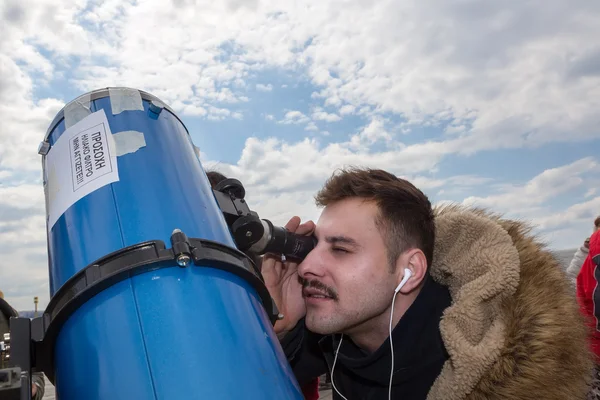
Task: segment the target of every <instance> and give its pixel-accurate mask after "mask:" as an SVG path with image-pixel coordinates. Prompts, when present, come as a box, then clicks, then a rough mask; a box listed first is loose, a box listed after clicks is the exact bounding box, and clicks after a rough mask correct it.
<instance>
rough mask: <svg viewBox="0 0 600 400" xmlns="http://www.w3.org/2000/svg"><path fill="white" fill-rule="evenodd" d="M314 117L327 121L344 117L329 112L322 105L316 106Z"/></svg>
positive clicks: (334, 120)
mask: <svg viewBox="0 0 600 400" xmlns="http://www.w3.org/2000/svg"><path fill="white" fill-rule="evenodd" d="M312 118H313V119H314V120H317V121H326V122H337V121H341V120H342V118H341V117H340V116H339V115H337V114H332V113H328V112H327V111H325V110H323V109H322V108H321V107H316V108H315V109H314V111H313V113H312Z"/></svg>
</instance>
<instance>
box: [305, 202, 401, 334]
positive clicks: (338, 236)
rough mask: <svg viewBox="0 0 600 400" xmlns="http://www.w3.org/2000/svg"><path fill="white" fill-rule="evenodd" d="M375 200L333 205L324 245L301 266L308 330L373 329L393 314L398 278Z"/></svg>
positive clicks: (322, 222)
mask: <svg viewBox="0 0 600 400" xmlns="http://www.w3.org/2000/svg"><path fill="white" fill-rule="evenodd" d="M377 213H378V208H377V205H376V204H375V203H373V202H366V201H364V200H363V199H358V198H351V199H346V200H342V201H339V202H336V203H333V204H330V205H328V206H327V207H326V208H325V209H324V210H323V213H322V214H321V217H320V218H319V221H318V223H317V227H316V230H315V236H316V237H317V239H318V244H317V246H316V247H315V249H314V250H313V251H311V252H310V253H309V255H308V256H307V257H306V258H305V259H304V261H303V262H302V263H301V264H300V265H299V267H298V273H299V275H300V277H301V278H302V279H303V280H304V289H303V296H304V300H305V303H306V324H307V327H308V329H310V330H311V331H313V332H316V333H320V334H330V333H337V332H343V333H346V334H352V333H362V332H365V331H369V330H370V329H371V327H372V326H374V324H377V323H378V321H380V320H381V318H382V316H383V318H385V319H387V318H389V316H388V315H387V314H386V315H383V314H384V313H385V312H386V311H387V310H388V309H389V307H390V306H391V302H392V297H393V295H394V288H395V287H396V285H397V283H396V277H395V275H393V274H391V273H390V268H389V263H388V259H387V249H386V246H385V243H384V240H383V237H382V234H381V232H380V230H379V228H378V227H377V225H376V224H375V220H376V217H377Z"/></svg>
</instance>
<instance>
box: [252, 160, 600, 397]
mask: <svg viewBox="0 0 600 400" xmlns="http://www.w3.org/2000/svg"><path fill="white" fill-rule="evenodd" d="M316 200H317V204H318V205H320V206H324V210H323V212H322V214H321V216H320V218H319V221H318V224H317V225H316V226H315V225H314V223H312V222H310V221H309V222H307V223H305V224H300V220H299V218H297V217H294V218H292V219H291V220H290V222H289V223H288V224H287V225H286V228H287V229H289V230H291V231H294V232H296V233H299V234H309V235H310V234H314V235H315V236H316V238H317V239H318V244H317V246H316V247H315V249H314V250H313V251H312V252H311V253H310V254H309V255H308V256H307V257H306V258H305V259H304V260H303V262H302V263H301V264H300V265H297V264H295V263H291V262H286V263H285V264H283V263H282V262H281V260H280V259H279V258H278V257H277V256H275V255H269V256H267V257H265V258H264V259H263V265H262V273H263V276H264V278H265V282H266V284H267V286H268V288H269V290H270V293H271V295H272V296H273V298H274V300H275V301H276V303H277V305H278V307H279V309H280V310H281V311H282V313H283V314H284V318H283V319H282V320H280V321H278V322H277V323H276V325H275V330H276V332H277V333H278V335H280V337H281V336H285V338H284V340H283V346H284V349H285V351H286V354H287V356H288V359H289V361H290V363H291V365H292V367H293V369H294V372H295V374H296V377H297V378H298V380H299V382H300V383H302V382H305V381H307V380H310V379H312V378H313V377H315V376H319V375H321V374H323V373H324V372H325V371H327V370H329V371H330V372H331V381H332V387H333V398H334V399H347V400H351V399H385V398H393V399H411V400H414V399H417V400H418V399H429V400H438V399H445V400H453V399H457V400H458V399H467V398H468V399H556V400H559V399H561V400H564V399H581V398H584V396H585V393H586V392H587V389H588V382H589V380H590V377H591V370H592V364H591V359H590V353H589V352H587V351H586V332H585V326H584V323H583V320H582V318H581V315H579V313H578V312H577V304H576V301H575V298H574V297H573V295H572V292H571V293H570V292H569V289H568V286H567V285H565V275H564V273H563V272H562V271H561V270H560V268H558V266H557V265H558V260H556V259H555V258H554V257H553V256H552V255H551V253H550V252H548V251H546V250H543V248H542V246H541V245H540V244H538V243H537V242H535V241H534V240H533V238H532V237H530V236H528V234H527V230H526V227H524V226H523V225H521V224H519V223H517V222H514V221H508V220H503V219H500V218H498V217H495V216H490V215H487V214H486V213H484V212H482V211H474V210H469V209H466V208H460V207H456V206H455V207H447V208H440V209H437V210H435V211H434V210H432V207H431V204H430V202H429V200H428V199H427V197H426V196H425V195H424V194H423V193H422V192H421V191H420V190H418V189H417V188H415V187H414V186H413V185H412V184H410V183H409V182H407V181H405V180H402V179H398V178H397V177H395V176H394V175H392V174H390V173H387V172H385V171H382V170H371V169H350V170H346V171H342V172H341V173H339V174H334V175H333V176H332V177H331V179H329V180H328V181H327V183H326V184H325V186H324V188H323V189H322V190H321V191H320V192H319V193H318V194H317V196H316ZM390 331H391V335H390ZM390 339H391V340H390Z"/></svg>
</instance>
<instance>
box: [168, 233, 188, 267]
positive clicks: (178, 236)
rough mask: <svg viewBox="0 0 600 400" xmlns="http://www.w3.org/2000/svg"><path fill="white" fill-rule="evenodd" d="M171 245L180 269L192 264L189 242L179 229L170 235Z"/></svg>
mask: <svg viewBox="0 0 600 400" xmlns="http://www.w3.org/2000/svg"><path fill="white" fill-rule="evenodd" d="M171 245H172V246H173V253H174V254H175V258H176V260H177V264H178V265H179V266H180V267H187V266H188V265H190V264H191V263H192V257H191V254H192V252H191V249H190V242H189V241H188V238H187V236H186V234H185V233H183V232H181V229H175V230H174V231H173V234H172V235H171Z"/></svg>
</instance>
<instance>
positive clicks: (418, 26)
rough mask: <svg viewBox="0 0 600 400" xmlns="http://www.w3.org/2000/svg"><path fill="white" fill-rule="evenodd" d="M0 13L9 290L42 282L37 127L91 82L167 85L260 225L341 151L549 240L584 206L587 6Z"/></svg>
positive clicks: (590, 120) (598, 91)
mask: <svg viewBox="0 0 600 400" xmlns="http://www.w3.org/2000/svg"><path fill="white" fill-rule="evenodd" d="M0 15H1V16H2V21H3V24H2V26H0V35H1V37H2V38H3V40H2V42H0V120H1V121H3V122H2V125H0V250H1V251H2V256H1V257H0V277H1V278H0V289H1V290H3V291H4V292H5V293H6V294H7V297H8V298H9V300H10V301H11V302H12V303H14V304H16V305H17V306H18V307H19V308H30V303H31V298H32V297H33V296H34V295H39V296H40V301H41V304H40V305H41V306H45V303H46V302H47V300H48V271H47V265H46V250H45V240H46V237H45V228H44V217H45V209H44V198H43V190H42V186H41V181H40V176H41V166H40V159H39V156H38V155H37V145H38V143H39V141H40V140H41V139H42V137H43V135H44V133H45V131H46V129H47V127H48V124H49V123H50V121H51V120H52V119H53V118H54V116H55V115H56V113H57V112H58V111H59V110H60V109H61V108H62V107H63V106H64V104H65V103H67V102H69V101H70V100H72V99H74V98H75V97H77V96H79V95H81V94H83V93H86V92H87V91H90V90H94V89H97V88H100V87H106V86H127V87H132V88H136V89H141V90H145V91H148V92H150V93H153V94H154V95H156V96H158V97H159V98H161V99H162V100H163V101H165V102H166V103H168V104H169V105H170V106H171V107H172V108H173V109H174V110H175V111H176V112H177V114H178V115H179V116H180V118H181V119H182V120H183V121H184V123H185V124H186V126H187V128H188V130H189V131H190V132H191V135H192V138H193V140H194V142H195V144H196V145H197V146H198V147H199V148H200V150H201V152H202V160H203V163H204V166H205V167H207V168H212V167H216V168H218V169H220V170H221V171H223V172H225V173H226V174H228V175H231V176H236V177H238V178H240V179H241V180H242V181H243V182H244V183H245V185H246V186H247V192H248V196H249V201H250V202H251V203H252V205H253V207H254V208H255V209H256V210H257V211H258V212H259V213H260V214H261V216H263V215H264V217H268V218H270V219H272V220H273V221H275V222H277V223H281V224H283V223H285V222H286V221H287V220H288V219H289V217H291V216H292V214H297V215H300V216H301V217H302V218H303V219H307V218H311V219H316V218H318V215H319V210H318V209H317V208H315V206H314V204H313V202H312V196H313V195H314V193H315V192H316V190H318V189H319V187H320V185H322V183H323V182H324V181H325V179H326V178H327V177H328V176H329V175H330V174H331V172H332V171H333V170H334V169H335V168H338V167H341V166H344V165H348V164H355V165H363V166H371V167H379V168H383V169H387V170H389V171H391V172H394V173H396V174H397V175H399V176H403V177H406V178H407V179H410V180H412V181H413V182H415V184H417V186H419V187H420V188H422V190H423V191H424V192H425V193H426V194H427V195H429V196H430V198H431V199H432V200H433V201H434V202H435V203H443V202H457V203H463V204H467V205H477V206H481V207H486V208H489V209H491V210H493V211H496V212H500V213H504V214H505V215H507V216H509V217H514V218H520V219H523V220H526V221H528V222H529V223H531V224H532V225H534V227H535V232H536V233H537V234H538V235H539V236H540V237H541V238H542V239H543V240H545V241H546V242H547V243H548V245H549V246H550V247H551V248H553V249H557V250H558V249H571V248H575V247H576V246H579V245H580V243H582V242H583V240H584V239H585V237H586V236H587V235H589V233H590V231H591V227H592V221H593V219H594V217H595V216H596V215H598V214H600V192H599V191H598V189H597V188H598V187H599V184H600V178H599V177H600V174H599V172H600V164H599V158H598V154H599V152H600V131H599V129H598V126H600V114H598V112H597V110H598V109H599V106H600V104H599V103H600V25H599V24H598V23H597V21H598V18H600V5H599V4H595V3H592V2H588V4H583V3H573V4H570V5H567V3H565V2H563V1H559V0H548V1H541V0H540V1H532V2H527V3H523V2H519V1H516V0H515V1H509V2H501V3H490V2H484V1H468V2H447V1H442V0H434V1H433V2H428V3H427V4H424V3H420V2H416V1H408V0H401V1H382V2H377V3H375V4H370V3H369V4H368V3H365V2H359V1H345V2H340V1H333V0H332V1H328V2H321V1H317V0H314V1H313V0H307V1H305V2H302V3H301V4H300V3H297V2H291V1H274V0H273V1H271V0H267V1H262V0H247V1H244V0H228V1H223V2H219V3H218V4H217V3H214V4H213V3H210V2H207V3H202V2H197V1H192V0H177V1H172V2H164V1H158V0H148V1H144V2H133V1H130V2H121V1H103V2H100V1H87V0H78V1H76V2H72V3H70V4H67V5H65V7H64V8H61V9H56V7H55V5H54V4H53V3H52V2H50V1H49V0H36V1H27V0H26V1H15V0H7V1H5V2H2V4H1V5H0ZM5 22H6V23H5ZM24 249H27V254H25V251H24Z"/></svg>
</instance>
